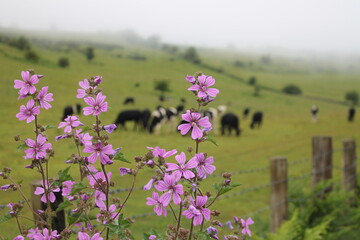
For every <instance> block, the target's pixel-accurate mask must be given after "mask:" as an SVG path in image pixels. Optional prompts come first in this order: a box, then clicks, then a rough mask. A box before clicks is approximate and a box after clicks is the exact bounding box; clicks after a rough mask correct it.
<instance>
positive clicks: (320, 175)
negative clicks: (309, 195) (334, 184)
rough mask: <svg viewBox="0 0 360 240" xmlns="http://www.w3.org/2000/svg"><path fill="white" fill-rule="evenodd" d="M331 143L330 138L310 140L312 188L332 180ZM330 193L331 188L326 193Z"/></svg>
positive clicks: (316, 137) (322, 137)
mask: <svg viewBox="0 0 360 240" xmlns="http://www.w3.org/2000/svg"><path fill="white" fill-rule="evenodd" d="M332 168H333V166H332V141H331V137H327V136H314V137H313V138H312V174H313V179H312V186H313V187H315V186H316V184H317V183H318V182H322V181H325V180H329V179H331V178H332ZM328 191H331V187H329V189H328V190H327V191H326V192H328Z"/></svg>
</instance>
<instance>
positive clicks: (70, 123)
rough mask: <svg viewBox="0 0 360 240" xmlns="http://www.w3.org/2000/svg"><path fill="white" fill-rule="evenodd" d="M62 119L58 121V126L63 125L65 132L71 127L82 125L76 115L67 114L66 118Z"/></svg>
mask: <svg viewBox="0 0 360 240" xmlns="http://www.w3.org/2000/svg"><path fill="white" fill-rule="evenodd" d="M64 120H65V122H60V123H59V126H58V128H63V127H65V129H64V132H65V133H70V132H71V131H72V129H73V128H76V127H78V126H82V125H84V124H82V123H81V122H80V121H79V118H78V117H76V116H67V118H65V119H64Z"/></svg>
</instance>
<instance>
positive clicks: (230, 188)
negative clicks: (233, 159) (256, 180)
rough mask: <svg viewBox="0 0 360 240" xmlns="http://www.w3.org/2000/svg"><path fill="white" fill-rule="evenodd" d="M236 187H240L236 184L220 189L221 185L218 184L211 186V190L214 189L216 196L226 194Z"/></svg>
mask: <svg viewBox="0 0 360 240" xmlns="http://www.w3.org/2000/svg"><path fill="white" fill-rule="evenodd" d="M238 186H241V184H238V183H230V184H229V185H227V186H224V187H222V184H219V183H215V184H214V185H213V188H214V189H215V191H216V192H217V193H218V195H219V196H220V195H223V194H225V193H227V192H229V191H230V190H232V189H234V188H236V187H238Z"/></svg>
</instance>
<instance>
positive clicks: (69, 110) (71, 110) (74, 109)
mask: <svg viewBox="0 0 360 240" xmlns="http://www.w3.org/2000/svg"><path fill="white" fill-rule="evenodd" d="M74 114H77V115H80V114H81V105H80V104H78V103H77V104H75V105H72V106H66V107H65V108H64V111H63V116H62V118H61V120H63V121H64V120H65V118H67V116H72V115H74Z"/></svg>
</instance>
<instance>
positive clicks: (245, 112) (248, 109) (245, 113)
mask: <svg viewBox="0 0 360 240" xmlns="http://www.w3.org/2000/svg"><path fill="white" fill-rule="evenodd" d="M249 113H250V108H249V107H246V108H245V109H244V112H243V116H244V119H245V118H247V116H248V115H249Z"/></svg>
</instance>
